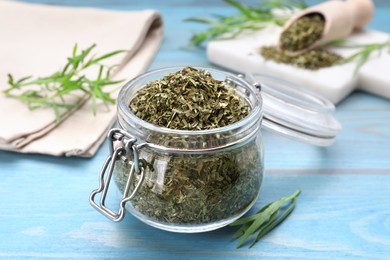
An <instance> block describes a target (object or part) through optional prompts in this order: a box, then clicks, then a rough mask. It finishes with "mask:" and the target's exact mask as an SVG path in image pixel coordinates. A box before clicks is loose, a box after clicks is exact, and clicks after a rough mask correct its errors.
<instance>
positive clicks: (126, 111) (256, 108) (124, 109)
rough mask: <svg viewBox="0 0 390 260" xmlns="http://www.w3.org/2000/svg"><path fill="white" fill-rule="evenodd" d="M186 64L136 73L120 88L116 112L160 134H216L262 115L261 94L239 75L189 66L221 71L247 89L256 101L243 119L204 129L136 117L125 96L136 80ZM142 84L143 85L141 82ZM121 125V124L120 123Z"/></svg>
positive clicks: (240, 125)
mask: <svg viewBox="0 0 390 260" xmlns="http://www.w3.org/2000/svg"><path fill="white" fill-rule="evenodd" d="M185 67H187V66H172V67H164V68H160V69H156V70H151V71H149V72H146V73H143V74H141V75H138V76H137V77H135V78H133V79H131V80H130V81H128V82H126V84H124V85H123V87H122V88H121V90H120V92H119V95H118V98H117V99H118V105H117V107H118V112H119V115H118V116H120V117H122V118H127V119H128V120H130V121H131V122H133V124H136V125H141V126H142V127H143V128H145V129H148V130H151V131H154V132H158V133H161V134H179V135H189V136H193V135H208V134H217V133H223V132H228V131H232V130H234V129H238V128H241V127H243V126H246V125H250V124H253V123H254V122H257V121H258V120H259V119H260V118H261V117H262V114H261V113H262V107H263V101H262V98H261V95H260V93H259V92H257V89H256V88H255V87H254V86H252V84H250V83H249V82H248V81H246V80H244V79H243V78H241V77H238V76H237V75H235V74H233V73H230V72H226V71H223V70H219V69H214V68H208V67H200V66H191V67H192V68H195V69H199V70H205V71H208V72H210V73H211V74H212V75H213V72H214V73H221V74H224V75H225V76H226V77H229V79H232V80H234V83H236V84H239V85H240V86H242V87H245V90H248V91H250V92H251V94H252V95H253V96H254V97H255V98H256V101H255V103H254V104H248V105H249V106H250V107H251V109H250V112H249V114H248V115H247V116H246V117H244V118H243V119H241V120H239V121H237V122H235V123H233V124H230V125H227V126H223V127H218V128H213V129H205V130H180V129H170V128H166V127H161V126H157V125H155V124H152V123H149V122H147V121H145V120H143V119H141V118H139V117H137V116H136V115H135V114H134V113H133V112H132V111H131V109H130V108H129V104H127V102H128V101H127V99H126V98H127V96H128V93H129V91H130V90H131V89H132V87H134V86H136V85H137V83H138V82H140V81H141V82H142V80H144V79H145V78H148V77H150V76H151V75H153V74H158V73H163V72H165V74H168V73H172V72H175V71H179V70H181V69H183V68H185ZM143 85H145V84H144V83H143ZM119 124H120V125H121V120H119ZM121 127H123V125H121Z"/></svg>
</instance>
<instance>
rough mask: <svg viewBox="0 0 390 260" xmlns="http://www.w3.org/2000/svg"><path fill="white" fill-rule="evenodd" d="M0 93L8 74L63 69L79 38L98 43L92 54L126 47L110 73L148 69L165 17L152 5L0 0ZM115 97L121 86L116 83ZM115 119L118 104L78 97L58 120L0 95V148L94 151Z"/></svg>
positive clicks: (124, 75)
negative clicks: (128, 7)
mask: <svg viewBox="0 0 390 260" xmlns="http://www.w3.org/2000/svg"><path fill="white" fill-rule="evenodd" d="M0 37H1V41H0V91H3V90H4V89H6V88H8V84H7V74H8V73H11V74H12V75H13V76H14V77H15V78H16V79H18V78H21V77H24V76H29V75H33V76H34V77H42V76H47V75H50V74H52V73H54V72H55V71H58V70H59V69H60V68H62V67H63V66H64V65H65V63H66V62H67V60H66V58H67V57H69V56H71V53H72V49H73V46H74V45H75V44H76V43H77V45H78V48H79V50H82V49H86V48H87V47H89V46H91V45H92V44H96V49H95V53H97V54H105V53H108V52H112V51H116V50H127V51H126V52H125V53H123V55H122V54H121V55H117V56H114V57H112V58H110V60H109V61H110V65H115V64H119V70H118V71H117V72H116V73H115V75H114V77H113V78H114V79H125V80H126V81H128V80H130V79H132V78H133V77H135V76H137V75H138V74H140V73H142V72H143V71H145V69H146V67H147V66H148V64H149V63H150V61H151V60H152V58H153V57H154V55H155V53H156V51H157V50H158V48H159V46H160V43H161V41H162V38H163V28H162V19H161V16H160V14H159V13H158V12H156V11H153V10H142V11H131V12H130V11H126V12H125V11H107V10H99V9H93V8H70V7H58V6H47V5H39V4H27V3H20V2H14V1H0ZM115 87H116V89H114V90H113V91H114V92H113V95H112V96H113V97H114V98H116V95H117V93H118V90H119V87H120V86H115ZM115 119H116V109H115V106H111V108H110V109H109V110H107V109H105V108H104V107H103V106H102V107H98V111H97V114H96V116H94V115H93V113H92V102H91V101H90V100H86V99H85V98H84V100H82V101H81V102H79V106H78V107H77V108H76V109H73V110H70V111H66V112H63V117H62V120H61V121H60V122H57V121H56V117H55V114H54V112H53V111H52V110H51V109H37V110H33V111H31V110H29V109H28V107H27V105H26V104H25V103H23V102H21V101H19V100H16V99H13V98H9V97H6V96H5V94H3V93H1V94H0V149H4V150H12V151H17V152H22V153H41V154H50V155H55V156H61V155H65V156H84V157H90V156H93V155H94V154H95V152H96V150H97V149H98V147H99V146H100V144H101V143H102V142H103V140H104V139H105V135H106V132H107V130H108V129H109V128H110V127H111V126H112V124H113V123H114V121H115Z"/></svg>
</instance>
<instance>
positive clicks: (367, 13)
mask: <svg viewBox="0 0 390 260" xmlns="http://www.w3.org/2000/svg"><path fill="white" fill-rule="evenodd" d="M313 13H317V14H321V15H322V16H323V17H324V19H325V27H324V32H323V34H322V37H321V38H320V39H319V40H318V41H316V42H315V43H313V44H312V45H311V46H309V47H308V48H306V49H304V50H300V51H296V52H290V53H291V54H292V55H297V54H300V53H302V52H305V51H307V50H310V49H313V48H315V47H318V46H321V45H323V44H326V43H328V42H330V41H332V40H336V39H343V38H345V37H347V36H348V35H349V34H351V32H352V31H353V29H354V28H361V27H363V26H364V25H365V24H367V23H368V22H369V21H370V20H371V18H372V16H373V14H374V3H373V1H372V0H347V1H340V0H331V1H327V2H324V3H321V4H318V5H315V6H312V7H309V8H307V9H304V10H302V11H301V12H299V13H298V14H296V15H295V16H293V17H292V18H291V19H290V20H289V21H287V23H286V24H285V26H284V28H283V31H284V30H287V29H288V28H289V27H290V26H291V25H292V24H293V23H294V22H295V21H296V20H297V19H299V18H301V17H302V16H305V15H308V14H313ZM279 48H280V44H279Z"/></svg>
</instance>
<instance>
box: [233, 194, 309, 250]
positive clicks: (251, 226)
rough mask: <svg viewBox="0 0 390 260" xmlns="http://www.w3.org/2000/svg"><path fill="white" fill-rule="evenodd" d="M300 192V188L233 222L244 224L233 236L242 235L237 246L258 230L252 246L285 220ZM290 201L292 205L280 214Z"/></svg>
mask: <svg viewBox="0 0 390 260" xmlns="http://www.w3.org/2000/svg"><path fill="white" fill-rule="evenodd" d="M300 193H301V190H299V189H298V190H296V191H295V192H294V193H293V194H292V195H290V196H289V197H282V198H280V199H279V200H276V201H274V202H272V203H269V204H267V205H266V206H264V207H263V208H261V209H260V210H259V211H258V212H257V213H256V214H254V215H252V216H249V217H245V218H242V219H240V220H237V221H235V222H233V223H232V224H231V226H237V225H242V226H241V227H240V229H238V230H237V231H236V233H234V235H233V238H238V237H241V239H240V241H239V242H238V244H237V248H239V247H241V246H242V245H243V244H244V243H245V241H246V240H247V239H248V238H249V237H250V236H251V235H253V234H254V233H256V232H258V234H257V237H256V239H255V240H254V241H253V242H252V243H251V245H250V247H252V246H253V245H254V244H255V243H256V242H257V241H258V240H259V239H260V238H261V237H263V236H264V235H265V234H267V233H268V232H269V231H271V230H272V229H273V228H275V227H276V226H277V225H278V224H280V223H281V222H282V221H283V220H285V219H286V218H287V216H289V215H290V213H291V212H292V210H293V209H294V207H295V203H296V202H295V201H296V198H297V197H298V196H299V194H300ZM288 202H291V203H290V206H289V207H288V208H287V209H286V210H285V211H284V212H283V213H282V214H280V216H278V214H279V212H280V211H281V210H282V209H283V207H282V206H283V205H284V204H285V203H288Z"/></svg>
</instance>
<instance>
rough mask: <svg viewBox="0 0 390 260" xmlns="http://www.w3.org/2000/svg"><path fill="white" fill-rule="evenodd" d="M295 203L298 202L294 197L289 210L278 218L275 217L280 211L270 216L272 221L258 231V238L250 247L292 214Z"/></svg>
mask: <svg viewBox="0 0 390 260" xmlns="http://www.w3.org/2000/svg"><path fill="white" fill-rule="evenodd" d="M295 204H296V199H295V198H294V199H292V203H291V205H290V206H288V208H287V210H286V211H285V212H284V213H283V214H282V215H281V216H280V217H278V218H277V219H275V217H276V215H277V213H278V212H275V213H274V214H273V216H272V217H271V218H270V219H271V220H272V221H270V222H269V223H267V225H265V226H264V227H263V228H262V229H261V230H260V232H259V233H258V235H257V237H256V239H255V240H254V241H253V242H252V244H251V245H250V246H249V247H252V246H254V245H255V244H256V242H257V241H259V240H260V238H262V237H263V236H265V235H266V234H267V233H268V232H270V231H271V230H272V229H274V228H275V227H276V226H277V225H279V224H280V223H282V222H283V220H285V219H286V218H287V217H288V216H289V215H290V214H291V212H292V211H293V210H294V208H295Z"/></svg>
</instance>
